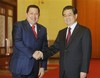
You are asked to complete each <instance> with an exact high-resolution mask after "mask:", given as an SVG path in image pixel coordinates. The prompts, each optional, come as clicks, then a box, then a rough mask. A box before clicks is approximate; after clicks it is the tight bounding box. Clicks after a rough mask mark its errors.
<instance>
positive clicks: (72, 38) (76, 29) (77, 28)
mask: <svg viewBox="0 0 100 78" xmlns="http://www.w3.org/2000/svg"><path fill="white" fill-rule="evenodd" d="M78 31H79V25H78V24H77V26H76V27H75V29H74V31H73V33H72V35H71V37H70V40H69V42H68V43H67V45H66V48H67V47H68V46H69V45H70V44H71V42H72V41H73V40H74V38H75V35H76V34H77V32H78Z"/></svg>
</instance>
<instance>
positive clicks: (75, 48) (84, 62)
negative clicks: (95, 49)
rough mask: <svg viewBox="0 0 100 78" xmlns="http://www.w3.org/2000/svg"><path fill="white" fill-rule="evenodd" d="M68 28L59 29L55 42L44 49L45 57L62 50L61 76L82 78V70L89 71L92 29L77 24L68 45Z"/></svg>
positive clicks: (63, 77)
mask: <svg viewBox="0 0 100 78" xmlns="http://www.w3.org/2000/svg"><path fill="white" fill-rule="evenodd" d="M66 31H67V28H65V29H62V30H61V31H59V33H58V36H57V38H56V40H55V42H54V44H53V45H52V46H51V47H50V48H48V49H47V50H45V51H44V58H47V57H50V56H52V55H54V54H55V53H56V52H58V51H60V78H80V77H79V74H80V72H88V69H89V62H90V57H91V33H90V30H89V29H88V28H86V27H84V26H82V25H79V24H77V26H76V27H75V29H74V31H73V33H72V35H71V38H70V40H69V42H68V43H67V45H66Z"/></svg>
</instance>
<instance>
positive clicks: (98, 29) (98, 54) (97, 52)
mask: <svg viewBox="0 0 100 78" xmlns="http://www.w3.org/2000/svg"><path fill="white" fill-rule="evenodd" d="M73 2H74V3H73V4H74V6H75V7H76V8H77V9H78V22H79V23H80V24H82V25H85V26H87V27H88V28H90V30H91V32H92V58H100V21H99V20H100V0H74V1H73Z"/></svg>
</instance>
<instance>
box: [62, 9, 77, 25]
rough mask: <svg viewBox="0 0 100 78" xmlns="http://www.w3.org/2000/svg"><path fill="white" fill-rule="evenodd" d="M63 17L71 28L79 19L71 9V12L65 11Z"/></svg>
mask: <svg viewBox="0 0 100 78" xmlns="http://www.w3.org/2000/svg"><path fill="white" fill-rule="evenodd" d="M63 17H64V21H65V23H66V24H67V25H68V26H70V25H72V24H73V23H75V21H76V19H77V14H75V15H74V13H73V11H72V10H71V9H69V10H65V11H64V12H63Z"/></svg>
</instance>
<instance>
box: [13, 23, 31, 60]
mask: <svg viewBox="0 0 100 78" xmlns="http://www.w3.org/2000/svg"><path fill="white" fill-rule="evenodd" d="M12 38H13V45H14V48H16V49H18V50H19V51H18V52H22V53H23V54H24V55H25V56H26V57H28V58H31V57H32V51H31V50H30V49H28V47H26V46H25V45H24V43H23V34H22V24H21V23H15V24H14V27H13V31H12Z"/></svg>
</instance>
